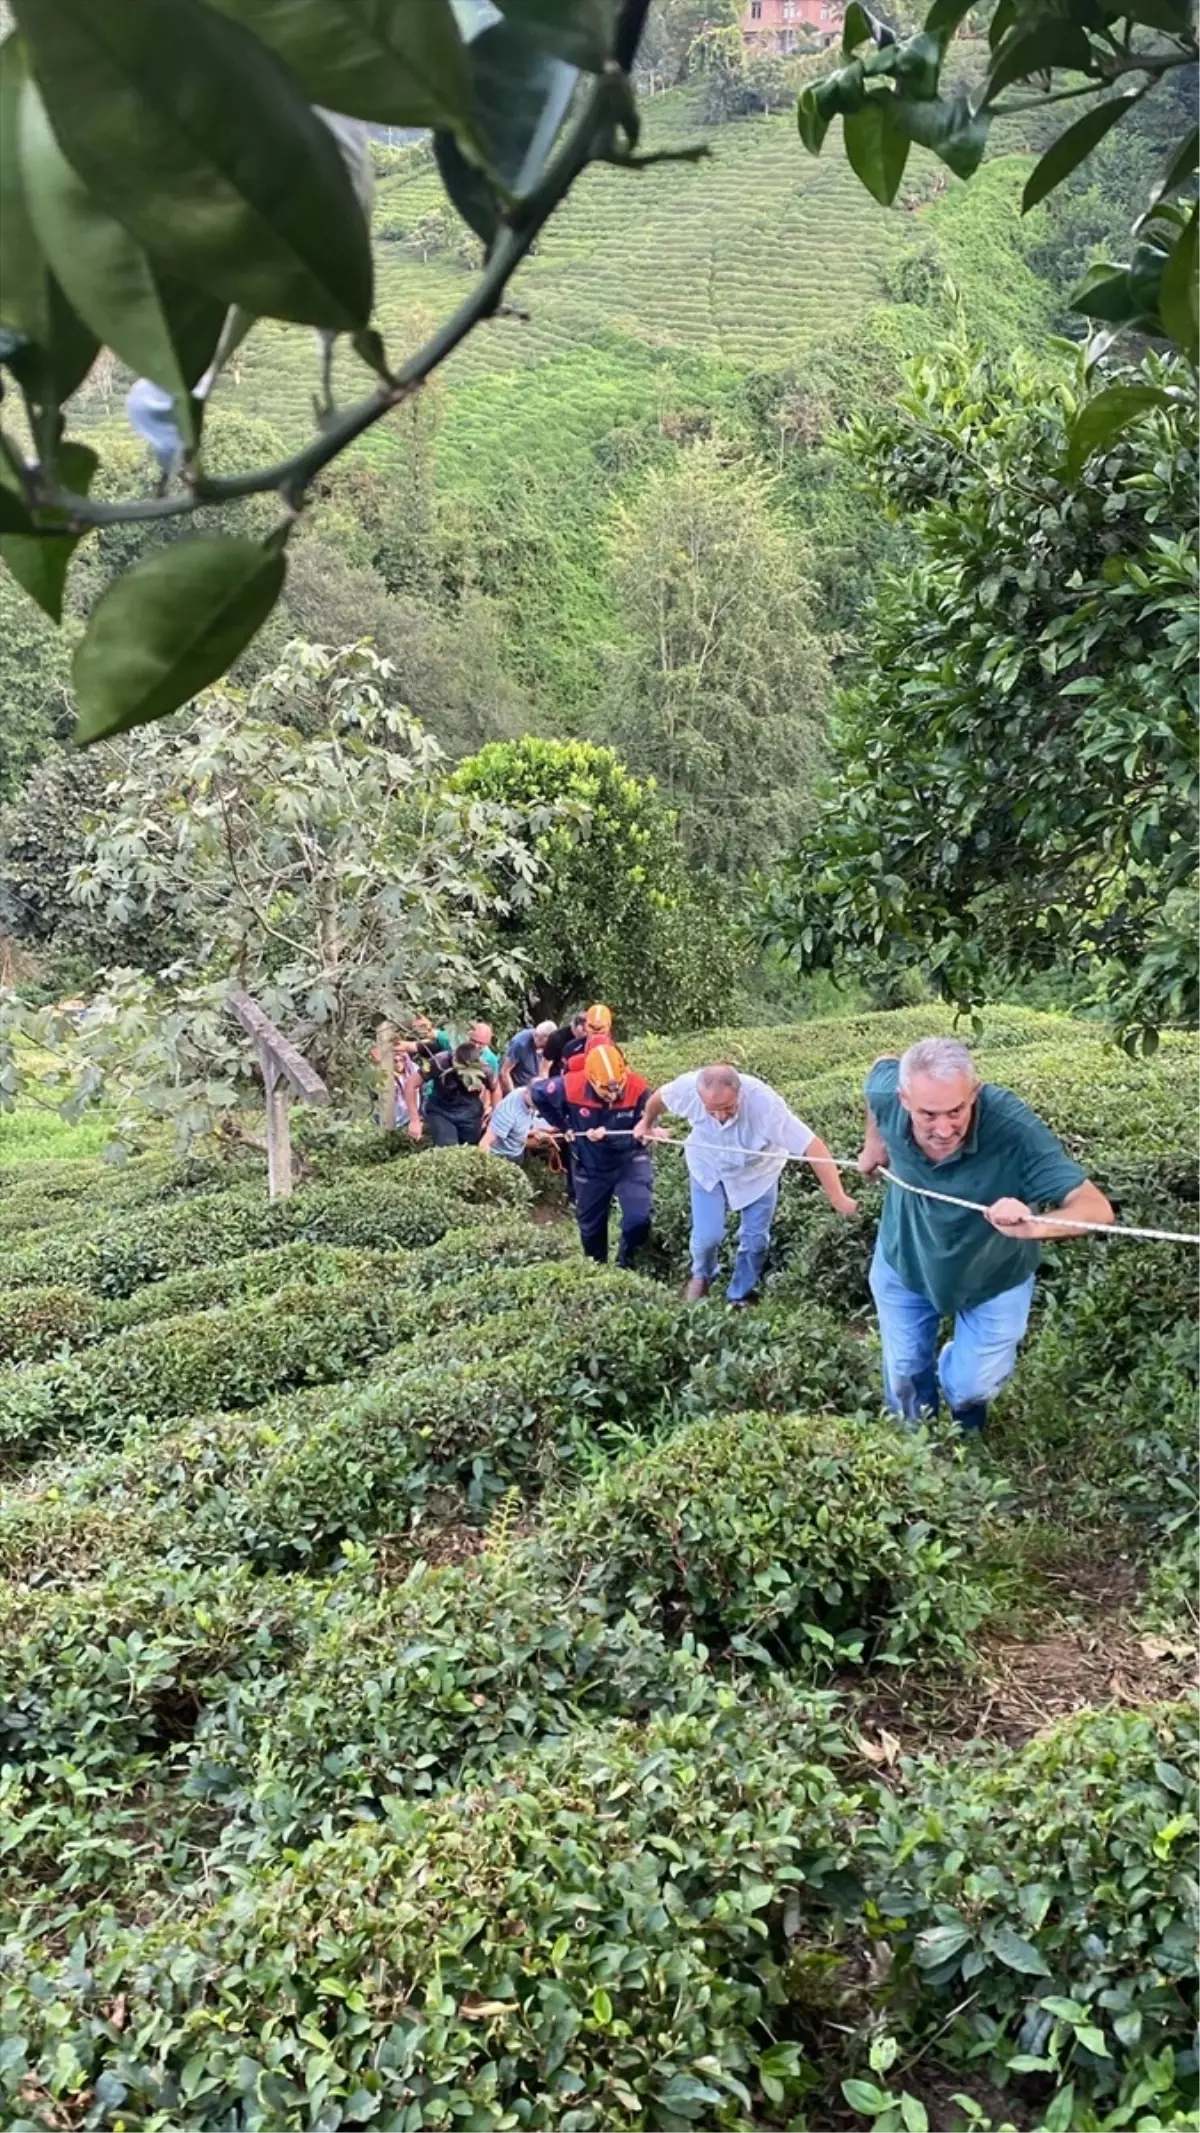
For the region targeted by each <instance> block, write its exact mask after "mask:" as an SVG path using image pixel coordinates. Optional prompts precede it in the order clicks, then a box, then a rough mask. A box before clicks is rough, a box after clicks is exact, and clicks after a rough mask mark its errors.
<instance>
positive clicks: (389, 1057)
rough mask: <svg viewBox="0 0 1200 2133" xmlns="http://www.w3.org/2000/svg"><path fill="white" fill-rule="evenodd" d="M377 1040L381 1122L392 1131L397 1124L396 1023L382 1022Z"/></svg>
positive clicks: (383, 1128)
mask: <svg viewBox="0 0 1200 2133" xmlns="http://www.w3.org/2000/svg"><path fill="white" fill-rule="evenodd" d="M376 1042H377V1044H378V1047H379V1124H380V1128H381V1130H382V1131H383V1132H384V1133H391V1132H392V1131H393V1130H394V1129H395V1124H396V1030H395V1025H394V1024H393V1023H391V1022H381V1023H380V1025H379V1035H378V1038H377V1039H376Z"/></svg>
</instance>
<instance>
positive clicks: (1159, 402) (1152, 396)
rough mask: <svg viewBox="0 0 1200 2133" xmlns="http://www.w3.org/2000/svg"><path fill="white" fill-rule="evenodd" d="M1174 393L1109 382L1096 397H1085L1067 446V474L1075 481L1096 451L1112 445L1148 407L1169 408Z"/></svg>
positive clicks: (1147, 386)
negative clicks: (1115, 438)
mask: <svg viewBox="0 0 1200 2133" xmlns="http://www.w3.org/2000/svg"><path fill="white" fill-rule="evenodd" d="M1170 405H1171V396H1170V394H1169V393H1165V392H1163V391H1162V390H1161V389H1160V388H1159V387H1158V386H1156V385H1109V386H1106V387H1105V390H1104V391H1103V392H1099V393H1097V394H1096V395H1095V397H1094V399H1091V400H1086V401H1085V402H1084V404H1083V406H1082V407H1081V408H1080V410H1079V413H1078V414H1077V415H1076V417H1075V420H1074V422H1073V423H1072V424H1071V432H1070V442H1069V445H1068V448H1067V473H1068V475H1069V476H1070V477H1071V479H1072V480H1074V479H1075V478H1076V476H1077V475H1079V474H1081V473H1082V472H1083V469H1084V467H1085V466H1086V464H1087V462H1088V460H1089V459H1090V458H1091V456H1092V453H1093V452H1098V451H1100V450H1101V449H1102V448H1103V447H1104V446H1105V445H1106V444H1111V442H1112V440H1113V438H1114V437H1119V436H1121V435H1122V433H1123V432H1124V431H1125V430H1127V429H1128V428H1129V425H1130V423H1131V422H1136V421H1137V418H1138V416H1139V415H1144V414H1145V412H1146V410H1147V408H1151V407H1169V406H1170Z"/></svg>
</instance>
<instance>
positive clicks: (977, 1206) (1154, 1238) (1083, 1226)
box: [545, 1126, 1200, 1246]
mask: <svg viewBox="0 0 1200 2133" xmlns="http://www.w3.org/2000/svg"><path fill="white" fill-rule="evenodd" d="M545 1130H547V1131H548V1132H549V1133H551V1134H552V1135H553V1137H554V1139H555V1140H567V1141H573V1140H577V1139H578V1140H586V1138H587V1135H586V1134H574V1133H560V1132H559V1131H558V1129H557V1127H553V1126H552V1127H549V1128H547V1129H545ZM601 1131H602V1132H603V1134H604V1137H605V1139H606V1140H610V1141H621V1140H633V1139H634V1138H635V1136H634V1131H633V1128H632V1126H616V1127H613V1128H612V1129H611V1130H610V1129H609V1127H607V1126H604V1127H602V1128H601ZM644 1145H645V1146H646V1147H650V1146H654V1147H657V1148H664V1147H665V1148H686V1146H687V1142H686V1141H681V1140H680V1139H678V1137H677V1136H676V1135H675V1134H673V1133H663V1132H661V1131H657V1130H656V1131H653V1132H652V1134H651V1137H650V1139H649V1140H647V1141H646V1142H645V1143H644ZM720 1153H721V1155H722V1156H724V1157H728V1156H730V1155H744V1157H745V1159H746V1161H747V1162H752V1161H754V1160H755V1159H756V1158H757V1157H758V1156H760V1155H781V1156H782V1157H783V1159H784V1162H785V1163H811V1164H813V1165H814V1166H816V1167H818V1168H824V1167H825V1165H826V1164H828V1166H829V1167H830V1168H831V1169H833V1170H853V1171H855V1172H857V1173H858V1175H859V1176H860V1177H862V1172H861V1171H859V1168H858V1162H857V1160H856V1159H855V1158H854V1157H848V1156H838V1155H793V1154H792V1152H791V1150H790V1149H789V1148H769V1147H768V1148H747V1149H744V1150H743V1149H740V1148H739V1149H734V1148H727V1149H722V1150H721V1151H720ZM876 1175H877V1176H878V1177H881V1178H886V1180H887V1182H888V1184H889V1185H896V1186H898V1187H899V1189H900V1191H901V1192H912V1193H915V1194H916V1195H917V1197H918V1199H921V1200H941V1201H942V1202H943V1204H944V1205H945V1206H947V1207H966V1208H969V1210H970V1212H971V1213H972V1214H975V1215H986V1214H987V1208H986V1207H985V1206H984V1204H983V1202H982V1201H981V1200H960V1199H958V1198H957V1197H956V1195H955V1194H954V1193H952V1192H934V1191H933V1189H932V1187H931V1186H928V1185H910V1184H909V1183H908V1180H907V1179H906V1178H898V1177H897V1176H896V1173H895V1171H893V1170H885V1169H883V1168H882V1167H881V1168H880V1169H879V1171H878V1172H877V1173H876ZM870 1182H871V1181H870V1180H869V1179H867V1178H863V1183H864V1184H869V1183H870ZM1034 1220H1035V1221H1045V1222H1053V1224H1054V1227H1055V1229H1062V1230H1079V1231H1085V1232H1088V1233H1090V1234H1093V1235H1095V1236H1097V1237H1140V1238H1142V1239H1143V1240H1146V1241H1149V1242H1152V1243H1155V1244H1190V1245H1194V1246H1200V1235H1195V1234H1193V1233H1191V1232H1190V1231H1188V1230H1180V1229H1135V1228H1134V1227H1133V1225H1132V1224H1130V1223H1125V1222H1076V1221H1074V1220H1073V1219H1072V1218H1071V1217H1070V1216H1069V1215H1060V1214H1056V1213H1055V1212H1054V1210H1053V1209H1051V1210H1050V1211H1049V1212H1048V1213H1047V1214H1046V1215H1037V1216H1035V1217H1034ZM1003 1234H1004V1232H1003V1230H1001V1231H1000V1235H1001V1236H1003ZM1015 1241H1016V1242H1017V1243H1021V1242H1022V1241H1023V1240H1022V1239H1021V1238H1017V1239H1016V1240H1015ZM1038 1241H1041V1242H1043V1243H1052V1242H1053V1239H1052V1238H1043V1239H1041V1240H1038Z"/></svg>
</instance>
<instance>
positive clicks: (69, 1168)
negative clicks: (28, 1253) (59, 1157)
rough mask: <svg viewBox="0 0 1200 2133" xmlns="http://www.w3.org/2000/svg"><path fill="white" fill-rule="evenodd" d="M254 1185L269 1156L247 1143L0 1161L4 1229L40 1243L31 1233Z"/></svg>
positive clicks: (0, 1213) (259, 1180)
mask: <svg viewBox="0 0 1200 2133" xmlns="http://www.w3.org/2000/svg"><path fill="white" fill-rule="evenodd" d="M251 1185H257V1186H259V1188H260V1189H261V1188H262V1185H263V1158H262V1156H261V1154H259V1153H258V1151H257V1150H251V1149H242V1148H231V1149H229V1150H222V1151H220V1152H219V1153H218V1152H213V1153H209V1152H207V1151H205V1150H204V1149H194V1150H193V1151H192V1153H191V1154H190V1155H186V1156H183V1157H177V1158H172V1157H168V1156H162V1155H143V1156H135V1157H134V1158H133V1159H132V1161H130V1162H128V1163H125V1164H122V1165H119V1166H118V1165H116V1164H108V1163H103V1162H97V1161H96V1160H95V1159H94V1158H93V1159H90V1160H84V1161H79V1162H70V1161H68V1162H45V1163H20V1164H13V1165H11V1166H8V1167H5V1166H3V1165H0V1236H2V1237H11V1238H13V1239H14V1240H16V1239H19V1238H21V1237H22V1234H23V1233H24V1241H26V1242H29V1243H34V1242H36V1241H38V1240H37V1238H36V1237H35V1236H34V1235H32V1234H30V1233H31V1232H36V1231H41V1230H48V1229H67V1228H76V1227H77V1226H78V1225H79V1224H80V1223H81V1222H84V1221H95V1220H96V1218H97V1217H98V1216H99V1217H103V1216H104V1215H106V1214H113V1215H117V1214H124V1213H128V1212H129V1211H131V1210H132V1209H134V1208H139V1207H153V1206H158V1205H162V1206H167V1205H169V1204H170V1203H171V1202H172V1201H174V1200H181V1199H186V1198H187V1197H188V1195H189V1194H197V1193H202V1192H214V1191H219V1190H222V1189H225V1190H228V1189H230V1188H232V1187H234V1186H241V1187H248V1186H251Z"/></svg>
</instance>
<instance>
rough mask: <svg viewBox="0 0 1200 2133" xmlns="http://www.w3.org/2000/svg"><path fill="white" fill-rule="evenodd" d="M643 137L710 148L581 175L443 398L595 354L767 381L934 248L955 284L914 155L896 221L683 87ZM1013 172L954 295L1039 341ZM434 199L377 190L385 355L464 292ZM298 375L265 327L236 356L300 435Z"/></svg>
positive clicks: (301, 371) (825, 169)
mask: <svg viewBox="0 0 1200 2133" xmlns="http://www.w3.org/2000/svg"><path fill="white" fill-rule="evenodd" d="M646 141H647V145H648V146H649V147H650V148H651V149H656V148H679V147H683V146H686V145H694V144H696V143H698V142H704V143H707V145H708V148H709V156H708V159H707V160H705V161H704V162H701V163H686V164H666V165H660V166H657V167H655V168H653V169H651V170H648V171H646V172H643V173H641V174H638V175H634V174H631V173H629V172H625V171H618V170H612V169H602V168H599V167H595V168H593V169H591V170H589V171H587V172H586V173H585V174H584V176H583V178H582V179H581V180H580V182H579V184H578V185H577V186H576V188H575V189H574V191H573V192H572V193H571V195H570V197H569V199H568V200H567V201H566V202H565V203H564V205H563V207H562V208H561V209H560V211H559V213H558V215H557V216H556V217H555V219H554V221H553V223H552V224H551V225H550V227H549V228H548V229H547V231H546V232H545V233H544V235H543V237H542V238H541V240H540V241H539V244H538V248H537V251H536V252H535V254H534V255H533V256H532V257H531V258H530V259H528V260H527V261H526V262H525V263H524V265H523V266H522V268H521V269H520V272H519V273H518V276H517V278H516V281H515V283H514V284H513V289H512V305H511V307H510V310H509V313H508V315H506V316H503V317H501V318H499V319H497V320H495V321H494V322H493V323H492V324H490V325H489V326H488V327H487V328H485V329H484V330H482V331H481V332H478V333H476V334H474V335H472V337H471V339H470V340H469V341H468V342H467V343H466V344H465V346H464V347H463V348H462V349H460V350H459V351H458V352H457V353H456V354H455V355H454V356H453V357H452V359H451V360H450V362H449V363H448V364H447V366H446V369H445V372H444V376H445V378H446V380H447V381H448V383H449V384H450V385H451V386H452V387H455V386H460V385H462V384H463V383H464V382H466V381H471V380H479V379H482V378H484V377H488V378H491V377H494V375H495V374H496V373H498V372H511V371H514V370H520V369H522V368H524V367H526V366H528V365H532V364H542V363H545V362H547V361H552V360H553V359H555V358H556V357H561V356H564V355H571V354H577V353H578V352H579V351H580V350H584V349H587V348H590V347H592V346H594V345H595V343H596V342H597V341H598V340H602V341H607V342H608V343H609V344H610V345H611V344H612V343H613V342H614V341H625V342H633V343H637V344H641V346H642V347H643V348H644V349H650V350H656V351H660V352H661V351H671V352H678V353H680V354H688V353H690V354H692V355H701V356H705V357H708V358H710V359H715V360H716V361H718V362H724V363H728V364H733V365H736V366H738V367H739V368H743V369H756V368H768V369H778V368H780V367H781V366H783V365H785V364H787V363H789V362H791V361H794V360H795V359H796V358H797V357H799V356H800V355H802V354H803V352H804V351H805V350H807V349H810V348H812V347H814V346H815V345H817V344H819V343H820V342H822V341H824V340H828V339H830V338H832V337H834V336H840V335H842V334H844V333H845V332H846V331H847V329H852V328H853V327H854V326H855V324H856V322H858V321H860V320H862V319H863V318H864V317H865V316H866V314H867V313H868V312H869V311H870V310H871V309H872V307H874V306H876V305H878V304H880V303H881V302H883V301H884V300H885V298H886V294H887V289H886V281H885V277H886V274H887V271H888V269H889V268H890V267H892V266H894V265H895V263H896V262H897V261H898V260H899V259H900V258H901V257H902V256H903V255H904V254H905V253H906V252H908V251H911V250H912V249H913V248H914V246H915V245H916V244H917V243H918V242H923V241H925V239H926V238H927V237H929V236H931V235H932V237H933V240H934V242H935V243H936V244H938V245H939V247H942V248H943V249H944V252H945V262H946V265H947V267H948V268H949V270H950V271H951V272H952V273H953V274H954V275H955V279H956V282H957V283H959V284H962V283H963V281H964V275H963V272H962V271H961V270H962V268H963V266H964V265H965V258H964V256H963V255H964V251H965V246H964V244H963V242H962V240H961V239H960V235H959V225H960V222H961V220H962V218H961V214H960V212H959V211H957V210H956V209H954V208H953V207H952V206H951V201H952V198H953V196H954V194H955V193H956V192H957V191H958V190H960V189H959V188H956V187H954V186H953V185H951V186H950V187H949V189H948V188H947V181H946V176H945V173H944V171H943V170H942V168H941V166H940V165H938V164H937V163H936V162H935V160H934V159H933V158H932V157H931V156H927V155H925V154H923V153H921V152H919V151H918V152H914V154H913V156H912V158H911V160H910V166H909V173H908V176H907V178H906V181H905V191H904V196H903V197H904V200H905V202H906V203H907V211H906V210H905V208H904V207H898V208H892V209H887V208H882V207H880V206H878V205H877V204H876V202H875V201H873V200H872V199H871V198H870V197H869V196H868V194H867V193H866V192H865V191H864V189H863V187H862V186H861V184H860V183H859V181H858V179H857V178H856V177H855V176H854V174H853V172H852V171H851V170H850V167H849V165H848V163H847V162H846V159H845V156H844V154H843V151H842V147H841V143H840V140H838V139H835V138H831V139H830V141H829V142H828V144H827V146H826V150H825V152H824V154H823V155H822V157H821V158H820V160H818V161H814V160H812V159H811V158H810V157H808V156H806V155H805V154H804V153H803V151H802V149H801V146H800V143H799V141H798V139H797V137H796V128H795V122H794V119H793V118H792V116H791V115H790V114H778V115H776V116H773V117H757V118H751V119H744V120H740V121H738V122H736V123H732V124H727V125H722V126H706V125H705V124H704V123H703V121H702V118H701V115H700V108H699V99H698V98H697V97H696V96H695V95H693V94H691V93H689V92H684V91H676V92H672V93H671V94H670V95H667V96H663V97H660V98H658V99H657V100H655V101H654V102H652V103H651V104H650V105H649V107H648V110H647V114H646ZM1024 167H1025V166H1024V162H1023V159H1022V158H1020V157H1014V156H1008V157H1005V158H1002V159H1000V160H999V161H998V162H997V163H996V164H995V165H994V166H993V168H992V169H991V170H989V171H988V172H987V173H985V176H984V179H983V180H982V181H977V193H978V195H983V196H984V198H982V199H980V206H979V210H977V212H976V213H975V215H974V216H973V217H972V218H971V220H972V224H973V227H972V228H971V229H970V232H969V235H968V239H967V241H968V242H969V244H970V246H971V247H972V248H974V247H976V246H978V244H979V243H980V242H981V241H982V242H983V244H984V249H985V250H986V251H989V252H990V254H991V256H990V258H989V260H988V267H989V270H990V271H989V273H988V274H986V275H978V276H975V277H972V276H971V275H970V273H969V272H968V273H967V274H966V276H965V280H966V281H967V282H968V283H973V286H972V287H971V289H970V293H969V304H970V305H971V306H973V307H974V308H976V309H977V310H978V311H979V312H980V316H981V322H983V318H984V314H985V313H986V312H987V310H988V307H989V305H990V304H991V303H992V301H993V300H995V301H996V302H998V303H999V304H1001V305H1002V306H1003V307H1004V310H1005V322H1006V323H1008V322H1009V321H1010V318H1011V314H1012V311H1013V308H1014V307H1015V308H1016V311H1017V313H1018V314H1019V315H1021V316H1022V317H1023V318H1024V319H1025V320H1026V321H1027V322H1028V323H1031V324H1033V325H1034V326H1036V325H1037V324H1038V323H1039V322H1040V323H1043V324H1047V323H1048V320H1049V311H1048V307H1047V306H1046V304H1045V301H1044V299H1045V292H1044V291H1043V290H1041V288H1040V285H1039V284H1038V282H1037V280H1036V277H1035V276H1034V275H1032V274H1031V273H1030V272H1029V270H1028V268H1027V267H1025V265H1024V263H1023V261H1022V260H1021V259H1020V258H1019V256H1018V255H1017V253H1016V252H1015V251H1014V250H1013V248H1012V246H1011V244H1010V242H1009V236H1010V232H1011V226H1012V225H1014V224H1015V218H1016V209H1015V194H1016V188H1017V184H1018V181H1019V178H1020V176H1021V175H1022V174H1023V170H1024ZM443 202H444V195H443V194H442V191H441V187H440V185H439V182H438V180H437V178H436V175H435V174H434V172H433V171H432V170H424V171H417V172H416V173H414V174H411V175H406V176H401V177H395V178H385V179H383V180H382V181H381V183H380V185H379V188H378V195H377V201H376V212H375V226H376V232H377V237H376V247H375V258H376V273H377V279H378V310H379V317H380V320H381V323H382V326H383V329H384V334H385V338H386V339H387V340H388V341H389V345H391V346H392V347H393V348H396V347H401V348H402V347H405V346H407V345H410V344H411V343H412V341H413V340H414V339H416V338H417V337H418V336H419V334H420V332H421V331H422V330H423V328H424V327H425V326H426V325H427V324H428V323H429V322H431V321H432V320H433V319H434V318H437V317H441V316H443V315H445V313H447V312H448V311H450V310H451V309H452V308H453V306H454V305H455V304H456V303H458V302H459V301H461V298H462V296H463V294H464V291H465V289H466V288H467V286H468V282H469V272H470V269H469V267H468V265H467V264H465V263H464V261H463V260H462V259H461V258H459V257H457V255H453V254H451V253H450V252H449V251H441V252H434V253H432V254H431V255H430V256H429V257H427V258H426V257H423V255H422V247H421V243H420V241H418V238H417V237H416V235H415V234H414V233H416V232H417V231H418V227H419V225H420V224H421V223H422V221H423V220H424V221H426V222H427V220H428V218H429V217H430V216H431V215H433V214H434V213H435V211H436V210H437V209H438V208H439V207H441V206H442V205H443ZM981 214H982V227H981V226H980V215H981ZM1006 226H1008V227H1006ZM401 232H403V233H404V234H403V235H401V234H399V233H401ZM384 233H388V234H384ZM1000 284H1003V287H1002V288H1001V287H1000V286H999V285H1000ZM635 360H636V359H635ZM356 369H357V366H354V365H353V364H352V362H351V360H350V359H346V361H345V362H344V363H343V365H342V369H341V374H340V377H339V388H340V389H341V390H342V391H345V392H349V391H350V390H352V389H354V378H355V372H356ZM361 375H362V374H361V371H360V370H358V371H357V377H358V379H361ZM311 378H312V357H311V352H310V347H309V344H308V342H307V338H306V337H305V336H303V335H297V334H296V333H295V332H294V331H290V330H288V329H284V328H281V327H276V326H271V325H264V326H262V327H260V328H259V329H258V330H257V332H256V333H255V334H254V335H253V336H252V337H251V340H250V342H249V343H248V344H247V347H246V350H245V354H244V357H243V359H242V365H241V383H240V385H239V386H238V387H237V389H236V391H237V396H238V397H239V398H240V399H241V400H242V402H243V403H244V404H245V405H246V407H247V408H248V409H252V410H253V412H254V413H255V414H256V415H260V416H263V417H264V418H265V419H267V420H268V421H270V422H272V423H273V424H275V425H276V426H277V427H278V428H279V429H280V430H281V432H283V433H285V434H288V433H290V432H292V431H294V430H295V429H296V428H297V427H302V426H304V425H305V423H306V422H307V418H308V407H309V393H310V390H311ZM455 397H456V395H454V394H452V396H451V398H452V410H453V400H454V399H455ZM449 427H450V429H451V431H452V430H453V411H452V412H451V416H450V421H449Z"/></svg>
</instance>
